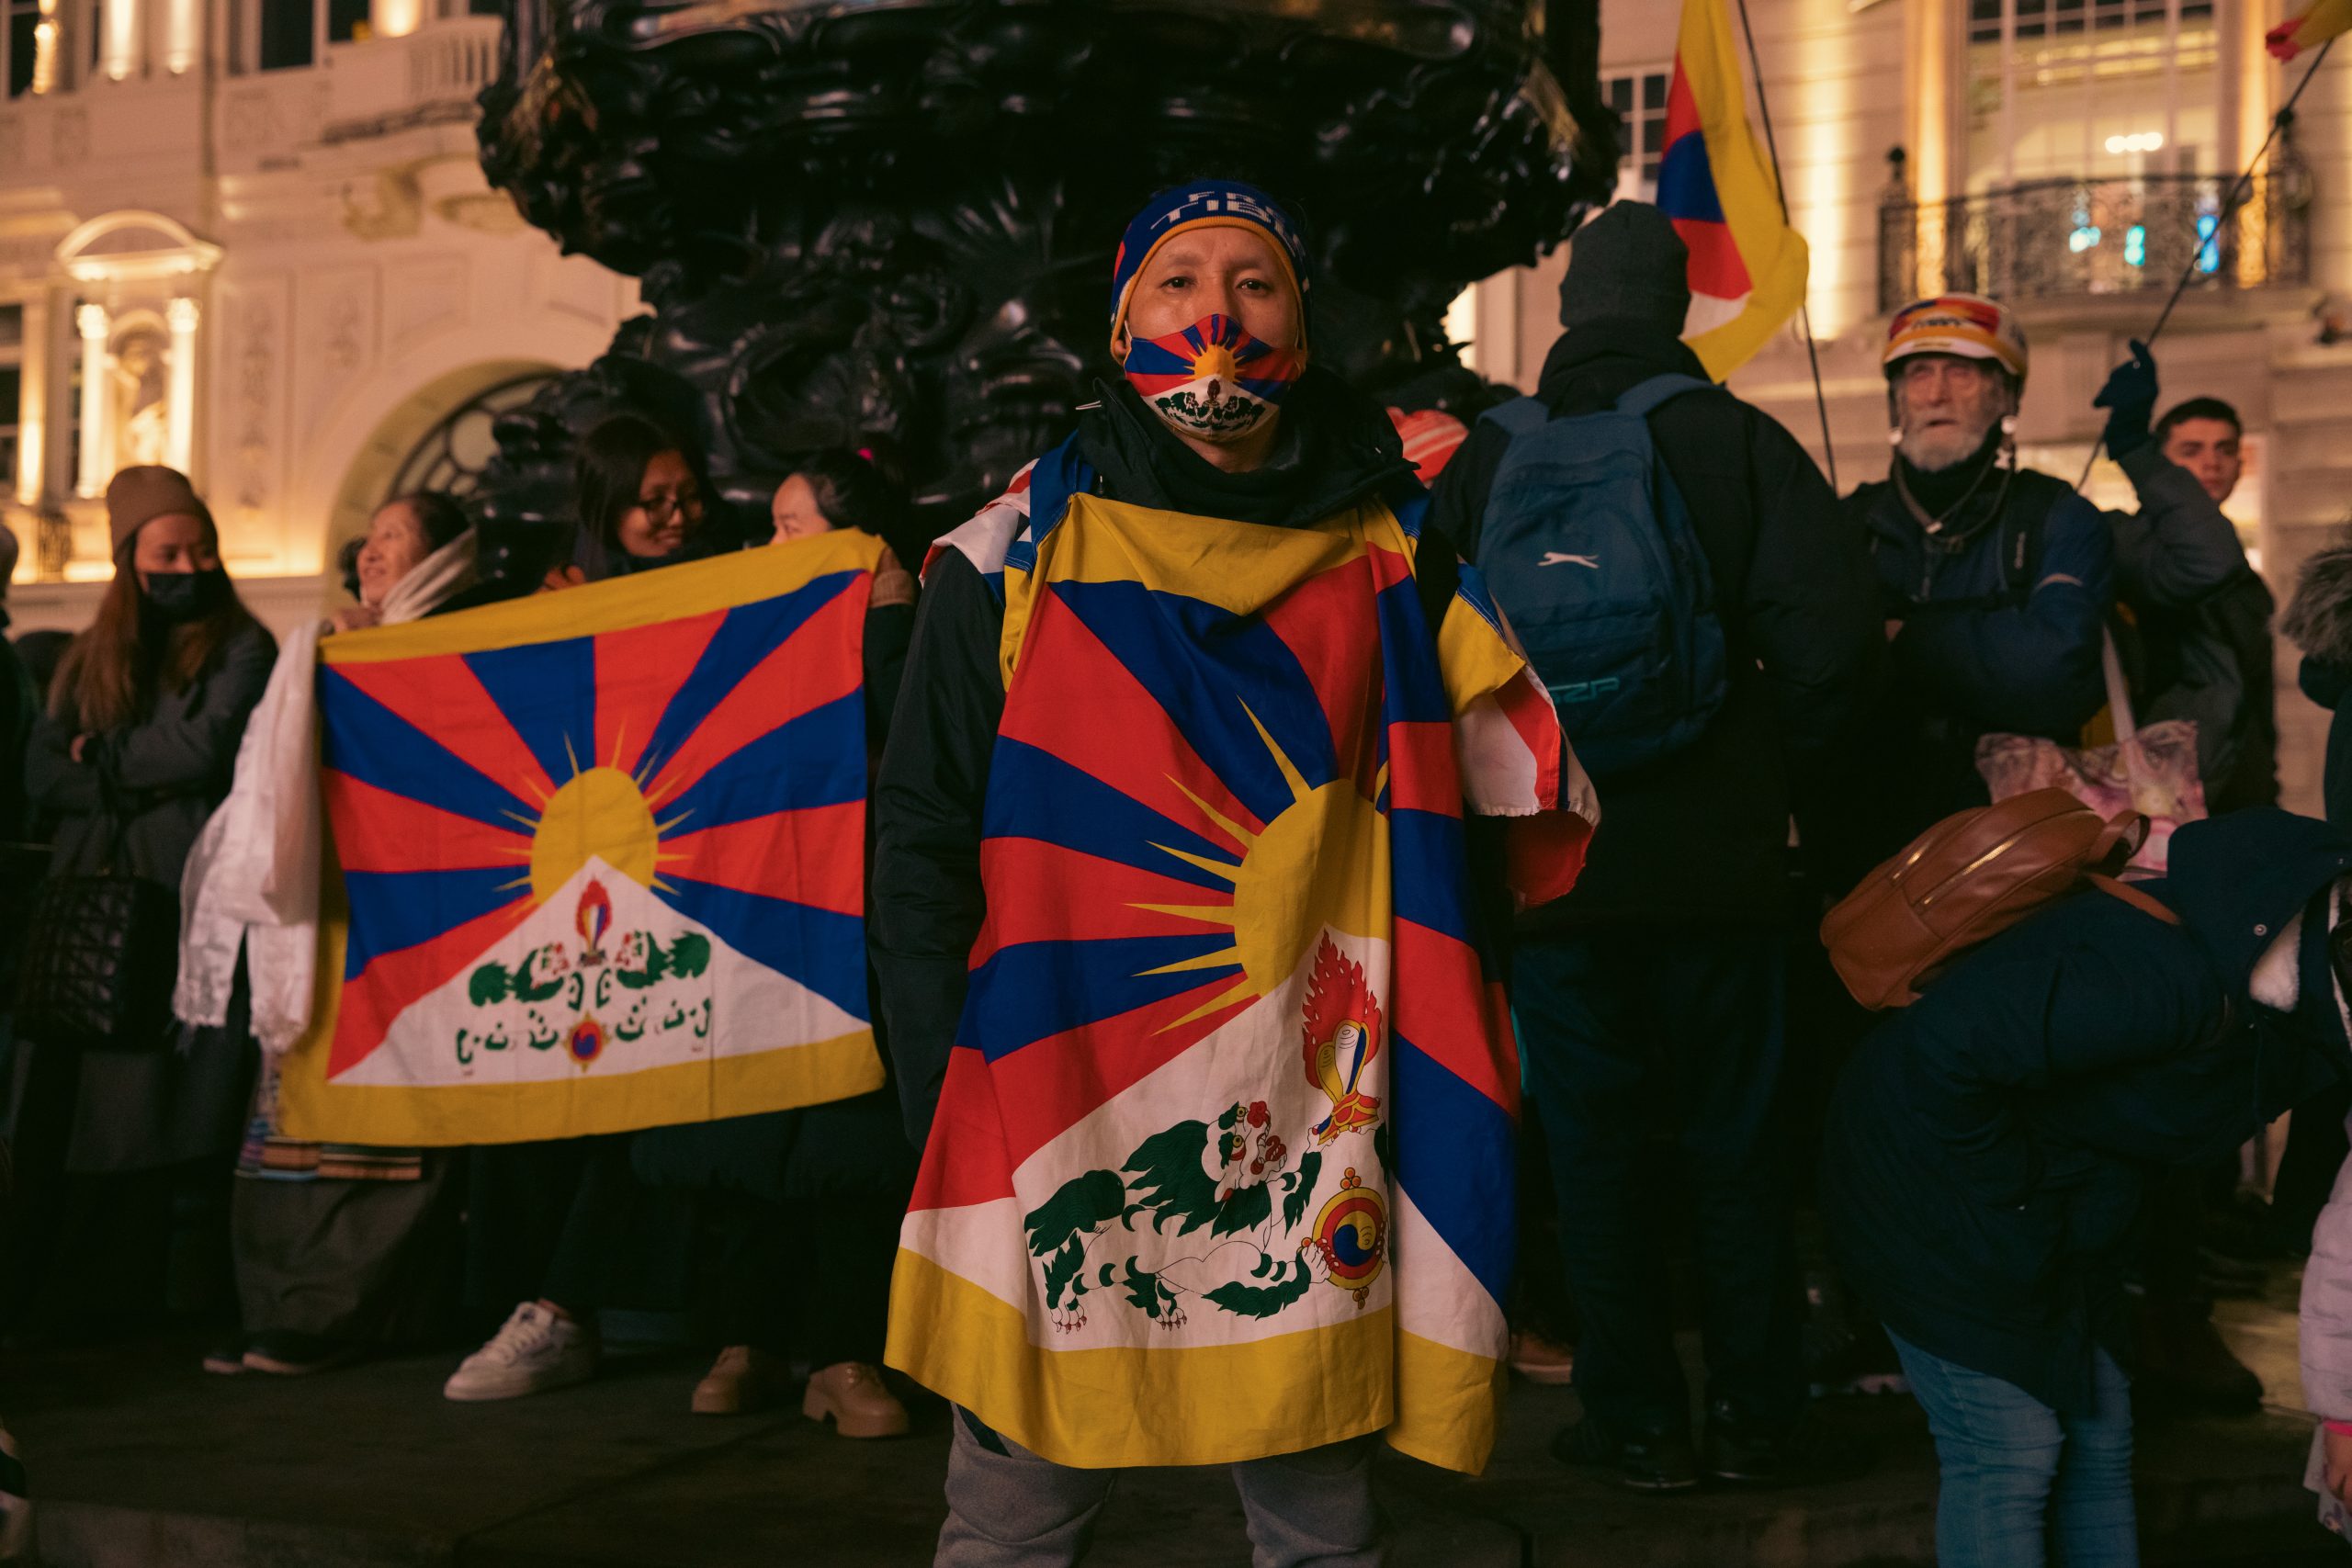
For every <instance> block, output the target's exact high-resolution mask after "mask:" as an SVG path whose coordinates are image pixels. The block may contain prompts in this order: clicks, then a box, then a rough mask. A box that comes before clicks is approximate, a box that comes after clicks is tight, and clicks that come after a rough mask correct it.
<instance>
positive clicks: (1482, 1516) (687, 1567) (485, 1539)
mask: <svg viewBox="0 0 2352 1568" xmlns="http://www.w3.org/2000/svg"><path fill="white" fill-rule="evenodd" d="M2291 1300H2292V1296H2291V1280H2288V1281H2282V1283H2281V1285H2280V1286H2279V1287H2278V1288H2275V1289H2274V1290H2273V1292H2272V1293H2271V1300H2270V1303H2268V1304H2265V1303H2225V1307H2224V1313H2225V1316H2226V1317H2227V1319H2228V1322H2229V1326H2230V1331H2231V1333H2232V1334H2233V1337H2235V1338H2236V1339H2237V1341H2238V1342H2239V1344H2240V1346H2241V1348H2242V1351H2244V1352H2245V1353H2247V1354H2249V1355H2250V1356H2251V1358H2252V1359H2254V1360H2255V1361H2256V1364H2257V1366H2258V1367H2259V1369H2260V1370H2261V1371H2263V1372H2264V1374H2265V1377H2266V1379H2267V1381H2268V1382H2269V1384H2270V1389H2271V1393H2272V1397H2273V1398H2274V1400H2276V1401H2278V1404H2280V1405H2281V1406H2282V1408H2280V1409H2278V1410H2274V1411H2272V1412H2269V1413H2266V1414H2264V1415H2262V1416H2249V1417H2246V1418H2245V1419H2242V1420H2233V1421H2205V1422H2196V1423H2168V1424H2159V1425H2155V1426H2154V1427H2151V1428H2150V1429H2149V1430H2147V1431H2146V1433H2145V1436H2144V1437H2143V1445H2142V1447H2143V1455H2142V1466H2141V1502H2142V1518H2143V1541H2144V1545H2145V1549H2146V1553H2147V1557H2148V1560H2149V1562H2151V1563H2152V1564H2159V1565H2161V1564H2191V1563H2194V1564H2212V1565H2220V1564H2229V1565H2233V1568H2256V1565H2257V1564H2259V1565H2262V1568H2274V1565H2277V1568H2288V1565H2295V1564H2302V1563H2310V1564H2312V1565H2314V1568H2317V1565H2319V1564H2323V1563H2329V1564H2339V1565H2340V1564H2341V1563H2342V1562H2344V1559H2345V1557H2346V1551H2345V1548H2344V1547H2343V1546H2342V1545H2341V1544H2340V1543H2337V1542H2335V1540H2333V1539H2332V1538H2329V1537H2327V1536H2326V1535H2324V1533H2322V1532H2321V1531H2319V1529H2317V1527H2316V1526H2315V1525H2314V1524H2313V1523H2312V1501H2311V1498H2310V1497H2309V1495H2307V1494H2305V1493H2304V1492H2303V1491H2302V1490H2301V1486H2300V1485H2299V1483H2298V1482H2299V1477H2300V1476H2301V1464H2302V1455H2303V1451H2304V1448H2305V1444H2306V1442H2307V1434H2308V1431H2309V1427H2308V1424H2307V1422H2306V1421H2305V1420H2304V1419H2303V1418H2302V1417H2301V1416H2299V1415H2296V1414H2293V1413H2292V1411H2291V1409H2290V1408H2287V1407H2291V1405H2292V1404H2293V1403H2294V1400H2295V1395H2296V1390H2295V1387H2294V1366H2293V1332H2292V1330H2293V1324H2292V1319H2291V1316H2290V1315H2288V1314H2286V1313H2285V1312H2283V1311H2282V1310H2280V1309H2281V1307H2283V1306H2287V1305H2290V1304H2291ZM454 1359H455V1358H454V1357H450V1356H432V1357H415V1358H408V1359H398V1360H389V1361H379V1362H374V1363H370V1364H367V1365H362V1366H356V1367H351V1368H346V1369H345V1370H343V1371H336V1372H331V1373H327V1374H323V1375H322V1376H320V1377H318V1378H314V1379H310V1380H279V1379H269V1378H263V1377H260V1376H258V1375H248V1376H245V1377H243V1378H236V1379H220V1378H212V1377H207V1376H205V1375H203V1374H202V1373H201V1372H200V1371H198V1368H197V1357H196V1346H195V1344H194V1343H193V1342H192V1341H160V1342H155V1343H151V1344H147V1345H143V1346H139V1347H135V1348H114V1349H108V1350H104V1351H73V1352H62V1353H55V1354H51V1355H45V1356H40V1357H33V1356H13V1357H5V1358H0V1411H4V1412H5V1413H6V1417H7V1420H8V1423H9V1425H10V1427H11V1428H12V1429H13V1430H14V1431H15V1432H16V1433H17V1437H18V1438H19V1439H20V1440H21V1442H22V1444H23V1446H24V1448H25V1450H26V1458H27V1461H28V1466H29V1468H30V1472H31V1474H32V1476H33V1483H34V1488H35V1492H36V1495H37V1497H38V1502H39V1509H40V1512H39V1515H38V1517H39V1518H40V1550H41V1552H42V1554H43V1555H42V1559H41V1560H42V1562H44V1563H46V1564H48V1565H49V1568H394V1565H398V1568H425V1565H432V1568H442V1565H451V1568H556V1565H558V1564H580V1565H583V1568H719V1565H727V1568H734V1565H738V1564H741V1565H746V1568H749V1565H752V1564H762V1565H764V1564H794V1565H797V1564H835V1563H838V1564H844V1565H853V1568H862V1565H865V1564H920V1563H922V1562H926V1561H927V1560H928V1552H929V1547H930V1543H931V1540H932V1538H933V1533H934V1532H935V1531H936V1530H937V1529H938V1525H939V1520H940V1516H941V1506H940V1503H939V1483H940V1475H941V1471H942V1468H943V1466H944V1454H945V1448H946V1427H945V1419H944V1412H943V1411H942V1410H941V1409H940V1408H939V1407H938V1406H937V1405H935V1404H934V1405H928V1406H924V1407H922V1410H921V1413H920V1416H921V1418H920V1423H919V1427H918V1430H917V1432H916V1434H915V1435H914V1436H913V1437H910V1438H906V1439H903V1440H900V1441H897V1442H885V1443H852V1442H844V1441H842V1440H840V1439H838V1438H832V1437H831V1436H829V1435H827V1434H825V1433H822V1432H820V1431H819V1430H818V1429H817V1428H815V1427H812V1426H811V1425H810V1424H809V1423H808V1422H806V1421H803V1420H801V1419H800V1418H799V1416H797V1413H795V1412H789V1411H787V1412H783V1413H775V1414H771V1415H768V1416H752V1417H745V1418H741V1419H733V1420H721V1419H712V1418H709V1417H697V1416H690V1415H688V1414H687V1413H686V1393H687V1390H688V1389H689V1388H690V1387H691V1386H692V1384H693V1382H694V1380H695V1377H696V1376H697V1375H698V1374H699V1372H700V1371H701V1370H702V1364H701V1363H700V1362H699V1361H697V1360H696V1359H694V1358H690V1357H684V1356H662V1357H653V1358H646V1359H633V1360H627V1361H623V1362H620V1363H619V1364H617V1365H616V1366H614V1367H612V1368H611V1369H610V1370H609V1371H608V1373H607V1375H605V1377H603V1378H601V1379H600V1380H598V1381H597V1382H594V1383H592V1384H589V1385H587V1386H584V1387H582V1388H577V1389H571V1390H566V1391H564V1392H561V1393H551V1394H546V1395H542V1396H540V1397H537V1398H535V1399H526V1400H519V1401H515V1402H512V1403H508V1404H489V1405H482V1404H474V1405H459V1404H449V1403H447V1402H446V1401H444V1400H443V1399H441V1398H440V1396H439V1390H438V1384H439V1382H440V1380H441V1378H442V1377H443V1376H444V1375H446V1373H447V1370H448V1367H449V1365H450V1364H451V1362H452V1361H453V1360H454ZM1574 1411H1575V1401H1574V1397H1573V1396H1572V1395H1571V1394H1569V1393H1566V1391H1565V1390H1556V1389H1539V1388H1534V1387H1531V1386H1529V1385H1526V1384H1519V1385H1517V1386H1516V1387H1514V1389H1513V1392H1512V1395H1511V1402H1510V1412H1509V1417H1508V1422H1507V1428H1506V1432H1505V1437H1504V1441H1503V1444H1502V1447H1501V1450H1500V1451H1499V1452H1498V1455H1497V1456H1496V1460H1495V1462H1494V1464H1493V1465H1492V1467H1491V1468H1490V1469H1489V1470H1488V1472H1487V1474H1486V1475H1484V1476H1483V1477H1480V1478H1478V1479H1476V1480H1475V1481H1474V1480H1466V1479H1464V1478H1460V1477H1455V1476H1450V1475H1445V1474H1442V1473H1440V1472H1434V1471H1430V1470H1429V1469H1426V1468H1424V1467H1422V1466H1419V1465H1416V1464H1413V1463H1411V1462H1409V1461H1401V1460H1398V1461H1393V1462H1391V1463H1389V1464H1388V1466H1387V1474H1388V1477H1389V1479H1390V1481H1391V1483H1392V1486H1391V1493H1392V1495H1393V1497H1394V1499H1395V1510H1396V1515H1397V1524H1398V1542H1397V1551H1396V1553H1395V1555H1394V1562H1396V1563H1397V1564H1398V1568H1421V1565H1443V1568H1457V1565H1459V1568H1487V1565H1488V1564H1492V1565H1494V1568H1532V1565H1540V1568H1604V1565H1606V1568H1625V1565H1634V1564H1643V1565H1651V1564H1655V1565H1658V1568H1751V1565H1752V1568H1796V1565H1800V1564H1803V1565H1808V1568H1811V1565H1820V1568H1840V1565H1849V1564H1851V1565H1860V1564H1874V1565H1878V1568H1891V1565H1894V1564H1925V1563H1928V1562H1930V1561H1931V1560H1932V1556H1933V1553H1932V1551H1931V1533H1932V1532H1931V1526H1932V1510H1933V1496H1934V1488H1933V1472H1932V1467H1931V1463H1930V1456H1929V1451H1928V1441H1927V1435H1926V1430H1925V1427H1924V1425H1923V1423H1922V1422H1921V1420H1920V1418H1919V1416H1918V1413H1917V1409H1916V1407H1915V1406H1913V1405H1912V1404H1911V1403H1910V1401H1908V1400H1907V1399H1902V1398H1882V1399H1849V1400H1842V1401H1837V1402H1833V1403H1832V1404H1830V1405H1828V1406H1827V1407H1826V1417H1827V1418H1828V1419H1829V1420H1830V1421H1831V1422H1833V1423H1834V1424H1835V1425H1836V1426H1837V1427H1838V1428H1839V1429H1841V1430H1843V1431H1846V1432H1849V1433H1850V1434H1852V1435H1854V1436H1855V1437H1856V1438H1858V1440H1859V1441H1860V1442H1861V1443H1862V1444H1863V1445H1864V1446H1865V1447H1866V1448H1867V1450H1869V1451H1870V1452H1871V1455H1872V1456H1873V1458H1874V1460H1875V1465H1874V1468H1873V1470H1872V1471H1871V1473H1870V1474H1869V1475H1867V1476H1865V1477H1864V1478H1862V1479H1860V1480H1858V1481H1853V1482H1849V1483H1840V1484H1838V1485H1833V1486H1820V1487H1809V1488H1802V1489H1792V1490H1787V1491H1781V1492H1773V1493H1754V1492H1744V1493H1733V1492H1720V1493H1716V1492H1710V1493H1706V1494H1702V1495H1697V1496H1687V1497H1682V1498H1671V1499H1654V1498H1645V1497H1638V1496H1634V1495H1630V1494H1627V1493H1624V1492H1622V1491H1620V1490H1618V1489H1616V1488H1614V1487H1612V1486H1610V1485H1608V1484H1606V1483H1602V1482H1600V1481H1598V1480H1595V1479H1592V1478H1590V1477H1589V1476H1585V1475H1580V1474H1572V1473H1570V1472H1566V1471H1564V1470H1562V1469H1561V1468H1560V1467H1559V1466H1558V1465H1556V1464H1555V1463H1554V1462H1553V1461H1551V1460H1550V1458H1549V1457H1547V1455H1546V1454H1545V1452H1544V1445H1545V1443H1546V1441H1547V1440H1548V1439H1549V1438H1550V1436H1551V1434H1552V1433H1553V1432H1554V1431H1555V1429H1556V1428H1557V1427H1559V1426H1560V1425H1561V1424H1562V1423H1563V1422H1564V1421H1566V1419H1568V1418H1569V1417H1570V1416H1572V1415H1573V1414H1574ZM1248 1557H1249V1552H1248V1546H1247V1542H1246V1541H1245V1540H1244V1538H1243V1535H1242V1532H1241V1527H1240V1518H1239V1514H1238V1510H1237V1509H1236V1507H1235V1506H1234V1504H1233V1500H1232V1495H1231V1491H1230V1488H1229V1487H1228V1486H1227V1483H1225V1480H1224V1478H1223V1476H1222V1475H1220V1474H1218V1473H1216V1472H1144V1473H1139V1474H1137V1475H1136V1476H1134V1477H1133V1478H1131V1479H1130V1480H1128V1481H1126V1482H1125V1483H1123V1484H1122V1486H1121V1489H1120V1491H1119V1493H1118V1495H1117V1496H1116V1497H1115V1499H1114V1502H1113V1505H1112V1506H1111V1508H1110V1510H1109V1511H1108V1516H1107V1517H1106V1520H1105V1522H1104V1526H1103V1535H1102V1538H1101V1540H1100V1541H1099V1542H1098V1547H1097V1551H1096V1552H1095V1555H1094V1557H1093V1558H1092V1559H1091V1562H1094V1563H1096V1564H1099V1565H1101V1568H1144V1565H1147V1564H1148V1565H1150V1568H1235V1565H1238V1564H1246V1563H1247V1562H1248Z"/></svg>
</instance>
